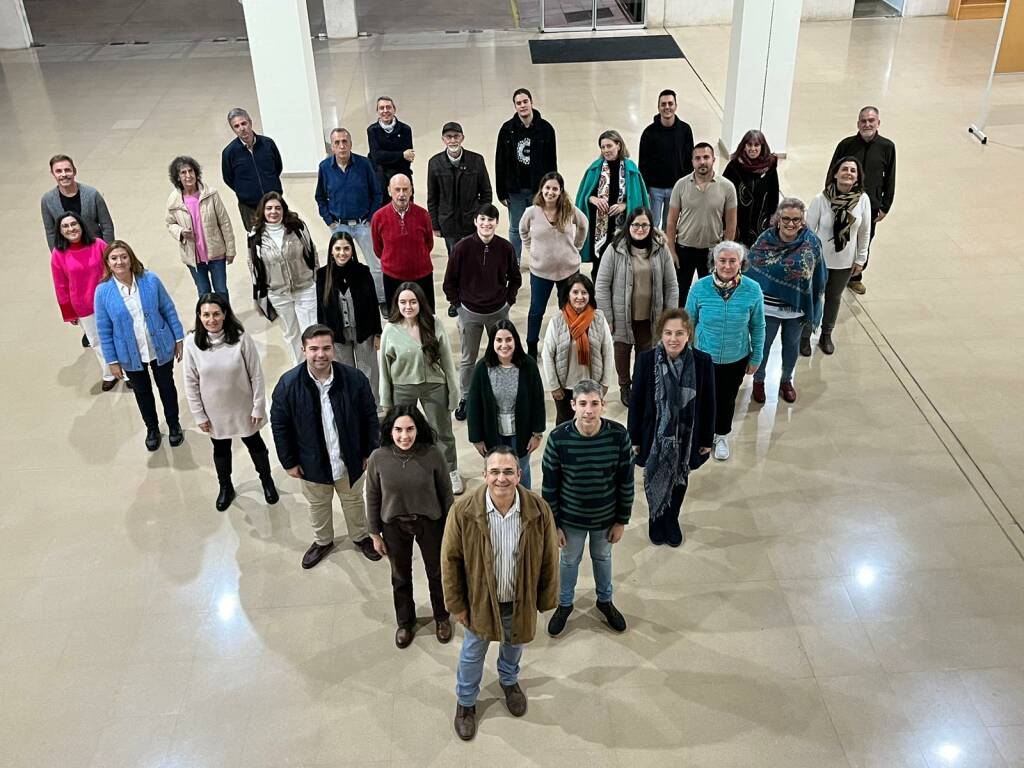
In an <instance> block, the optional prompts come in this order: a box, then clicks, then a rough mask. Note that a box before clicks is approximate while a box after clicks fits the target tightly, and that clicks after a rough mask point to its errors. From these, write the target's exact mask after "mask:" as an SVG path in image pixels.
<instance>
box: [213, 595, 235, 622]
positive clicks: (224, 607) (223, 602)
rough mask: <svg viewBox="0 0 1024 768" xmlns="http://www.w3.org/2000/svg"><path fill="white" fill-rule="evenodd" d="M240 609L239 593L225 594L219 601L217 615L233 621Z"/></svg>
mask: <svg viewBox="0 0 1024 768" xmlns="http://www.w3.org/2000/svg"><path fill="white" fill-rule="evenodd" d="M237 610H238V595H235V594H228V595H223V596H221V598H220V599H219V600H218V601H217V615H218V616H219V617H220V620H221V621H231V619H233V618H234V617H235V612H236V611H237Z"/></svg>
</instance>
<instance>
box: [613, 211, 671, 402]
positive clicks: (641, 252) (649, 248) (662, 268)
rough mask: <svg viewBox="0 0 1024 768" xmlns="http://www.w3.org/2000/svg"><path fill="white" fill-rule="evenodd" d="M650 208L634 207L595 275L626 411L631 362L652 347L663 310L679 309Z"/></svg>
mask: <svg viewBox="0 0 1024 768" xmlns="http://www.w3.org/2000/svg"><path fill="white" fill-rule="evenodd" d="M653 221H654V216H653V214H652V213H651V211H650V210H649V209H648V208H645V207H639V208H634V209H633V210H632V211H631V212H630V214H629V216H628V217H627V219H626V227H625V228H624V229H623V230H622V232H620V233H619V235H618V236H617V237H616V238H615V242H614V245H613V247H612V249H611V250H610V251H608V252H607V254H606V256H605V260H604V266H603V268H602V269H601V270H600V271H599V272H598V273H597V284H596V285H595V286H594V289H595V291H596V292H597V306H598V307H600V309H601V311H602V312H604V314H605V317H606V318H607V319H608V327H609V329H610V330H611V332H612V339H613V343H614V346H615V371H616V373H617V374H618V377H619V399H620V400H621V401H622V404H623V405H624V406H626V407H627V408H628V407H629V393H630V387H631V384H632V375H631V367H630V360H631V357H632V354H633V348H634V347H636V353H637V354H638V355H639V354H640V353H641V352H644V351H646V350H648V349H650V348H651V347H652V346H654V324H655V322H657V319H658V318H659V317H661V313H662V312H664V311H665V310H666V309H670V308H671V307H675V306H677V305H678V304H679V285H678V283H677V282H676V270H675V267H674V266H673V263H672V256H671V254H669V252H668V248H667V247H666V246H665V238H664V236H663V235H662V234H661V232H659V231H657V230H656V229H654V228H653V224H652V222H653Z"/></svg>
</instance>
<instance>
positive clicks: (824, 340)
mask: <svg viewBox="0 0 1024 768" xmlns="http://www.w3.org/2000/svg"><path fill="white" fill-rule="evenodd" d="M818 346H819V347H821V351H822V352H824V353H825V354H826V355H831V354H832V353H833V352H835V351H836V345H835V344H833V343H832V334H830V333H823V334H821V338H820V339H818Z"/></svg>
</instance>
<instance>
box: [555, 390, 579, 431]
mask: <svg viewBox="0 0 1024 768" xmlns="http://www.w3.org/2000/svg"><path fill="white" fill-rule="evenodd" d="M575 415H576V414H575V412H574V411H573V409H572V390H571V389H563V390H562V399H561V400H555V426H557V425H559V424H562V423H564V422H566V421H569V420H570V419H572V418H573V417H574V416H575Z"/></svg>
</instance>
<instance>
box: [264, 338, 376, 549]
mask: <svg viewBox="0 0 1024 768" xmlns="http://www.w3.org/2000/svg"><path fill="white" fill-rule="evenodd" d="M302 351H303V353H304V354H305V356H306V361H305V362H303V363H300V364H299V365H297V366H296V367H294V368H292V369H291V370H290V371H288V372H287V373H285V374H284V376H282V377H281V380H280V381H278V382H277V386H276V387H275V388H274V402H273V405H272V406H271V409H270V425H271V428H272V429H273V432H274V443H275V445H276V446H277V456H278V458H279V459H280V460H281V466H282V467H284V469H285V472H287V473H288V474H289V475H291V476H292V477H294V478H298V479H299V480H301V481H302V494H303V496H305V497H306V501H308V502H309V517H310V520H311V521H312V523H313V533H314V535H315V541H314V542H313V544H312V545H310V547H309V549H308V550H306V554H305V555H303V557H302V567H303V568H312V567H313V566H314V565H316V564H317V563H319V562H320V561H321V560H322V559H323V558H324V556H325V555H327V553H328V552H330V551H331V550H332V549H334V519H333V512H332V509H331V503H332V501H333V499H334V493H335V492H337V494H338V498H339V499H340V500H341V510H342V512H344V513H345V523H346V524H347V526H348V535H349V537H351V539H352V541H353V542H354V543H355V545H356V546H357V547H358V548H359V549H360V550H362V553H363V555H364V556H365V557H366V559H367V560H380V555H378V554H377V552H376V550H375V549H374V548H373V541H372V540H371V539H370V534H369V532H368V530H367V524H366V507H365V505H364V503H363V470H365V469H366V460H367V459H368V458H369V457H370V453H371V452H372V451H373V450H374V449H375V448H376V447H377V446H378V445H379V444H380V424H379V422H378V421H377V406H376V404H375V403H374V401H373V393H372V392H371V391H370V382H369V381H368V380H367V378H366V376H365V375H364V374H363V373H361V372H360V371H357V370H356V369H355V368H351V367H349V366H347V365H342V364H341V363H337V362H335V361H334V332H333V331H332V330H331V329H330V328H328V327H327V326H326V325H311V326H310V327H309V328H307V329H306V330H305V331H304V332H303V334H302Z"/></svg>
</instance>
